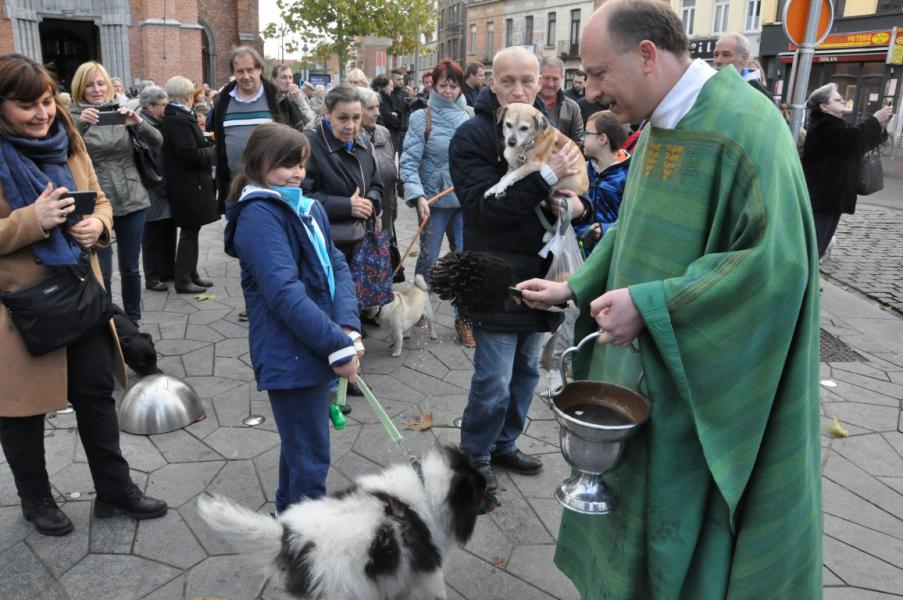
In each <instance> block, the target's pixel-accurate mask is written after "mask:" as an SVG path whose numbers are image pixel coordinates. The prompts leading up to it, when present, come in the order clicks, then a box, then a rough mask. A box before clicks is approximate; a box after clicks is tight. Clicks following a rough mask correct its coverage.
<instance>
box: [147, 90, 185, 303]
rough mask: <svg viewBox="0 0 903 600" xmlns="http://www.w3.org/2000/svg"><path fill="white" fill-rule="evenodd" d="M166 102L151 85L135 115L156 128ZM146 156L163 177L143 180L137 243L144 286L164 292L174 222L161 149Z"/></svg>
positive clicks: (171, 264)
mask: <svg viewBox="0 0 903 600" xmlns="http://www.w3.org/2000/svg"><path fill="white" fill-rule="evenodd" d="M168 103H169V95H168V94H167V93H166V90H164V89H163V88H161V87H160V86H157V85H151V86H147V87H145V88H144V89H143V90H141V96H140V97H139V101H138V114H140V115H141V118H142V119H144V120H145V121H146V122H147V123H148V124H149V125H151V126H152V127H154V128H155V129H157V130H158V131H159V129H160V125H161V122H162V121H163V111H164V110H165V109H166V105H167V104H168ZM147 157H148V158H149V159H150V162H151V164H152V166H153V168H154V171H155V172H156V173H157V174H159V175H162V176H163V177H162V178H161V179H160V181H159V182H150V181H145V187H146V188H147V195H148V197H149V198H150V208H148V209H147V217H146V219H145V221H144V238H143V240H142V242H141V250H142V259H143V262H144V287H146V288H147V289H149V290H153V291H155V292H165V291H166V290H167V289H168V286H167V285H166V282H167V281H172V279H173V277H174V275H175V273H174V269H175V262H176V235H177V232H176V223H175V221H173V220H172V214H171V213H170V210H169V202H167V200H166V177H165V172H166V166H165V164H164V162H163V148H162V147H160V148H151V149H150V151H149V152H148V153H147Z"/></svg>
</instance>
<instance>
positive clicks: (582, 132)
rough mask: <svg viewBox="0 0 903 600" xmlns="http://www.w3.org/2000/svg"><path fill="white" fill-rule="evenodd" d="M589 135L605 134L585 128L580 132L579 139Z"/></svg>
mask: <svg viewBox="0 0 903 600" xmlns="http://www.w3.org/2000/svg"><path fill="white" fill-rule="evenodd" d="M590 135H605V134H604V133H602V132H596V131H586V130H585V129H584V130H583V131H581V132H580V137H581V139H586V138H587V136H590Z"/></svg>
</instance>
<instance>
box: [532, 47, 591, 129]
mask: <svg viewBox="0 0 903 600" xmlns="http://www.w3.org/2000/svg"><path fill="white" fill-rule="evenodd" d="M563 79H564V63H563V62H561V59H560V58H558V57H556V56H546V57H544V58H543V59H542V61H541V62H540V63H539V85H540V87H539V94H538V97H539V101H540V102H542V103H543V105H545V108H546V112H548V113H549V120H550V121H552V125H554V126H555V127H557V128H558V130H559V131H561V133H563V134H564V135H566V136H568V137H569V138H571V139H572V140H574V142H575V143H576V144H577V145H578V146H579V145H581V144H582V143H583V140H582V139H581V138H580V134H581V133H583V117H582V116H581V115H580V107H579V106H578V105H577V103H576V102H574V101H573V100H571V99H570V98H568V97H567V96H565V95H564V92H563V91H562V90H561V82H562V80H563Z"/></svg>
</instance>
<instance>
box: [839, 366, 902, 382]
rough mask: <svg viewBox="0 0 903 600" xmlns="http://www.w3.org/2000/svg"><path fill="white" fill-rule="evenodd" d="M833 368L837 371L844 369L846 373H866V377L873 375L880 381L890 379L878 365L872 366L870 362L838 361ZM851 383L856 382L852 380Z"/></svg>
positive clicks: (872, 376)
mask: <svg viewBox="0 0 903 600" xmlns="http://www.w3.org/2000/svg"><path fill="white" fill-rule="evenodd" d="M833 368H834V369H836V370H837V371H843V372H845V373H857V374H859V375H865V376H866V377H871V378H873V379H878V380H880V381H890V378H889V377H888V375H887V373H886V372H885V371H883V370H881V369H879V368H877V367H874V366H872V365H871V364H869V363H861V362H849V363H838V364H834V365H833ZM850 383H855V381H851V382H850Z"/></svg>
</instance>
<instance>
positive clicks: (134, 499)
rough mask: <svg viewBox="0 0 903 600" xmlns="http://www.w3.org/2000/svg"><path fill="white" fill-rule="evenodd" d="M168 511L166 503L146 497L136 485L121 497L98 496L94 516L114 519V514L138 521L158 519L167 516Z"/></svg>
mask: <svg viewBox="0 0 903 600" xmlns="http://www.w3.org/2000/svg"><path fill="white" fill-rule="evenodd" d="M167 510H168V507H167V506H166V502H163V501H162V500H157V499H155V498H151V497H149V496H145V495H144V493H143V492H142V491H141V490H140V489H138V486H136V485H131V486H130V487H129V488H128V489H126V491H125V493H123V494H122V495H120V496H115V497H107V496H104V497H103V498H101V497H100V495H98V496H97V500H95V501H94V516H95V517H97V518H98V519H106V518H108V517H112V516H113V513H114V512H120V513H122V514H125V515H128V516H130V517H132V518H133V519H138V520H142V519H156V518H158V517H162V516H163V515H165V514H166V511H167Z"/></svg>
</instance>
